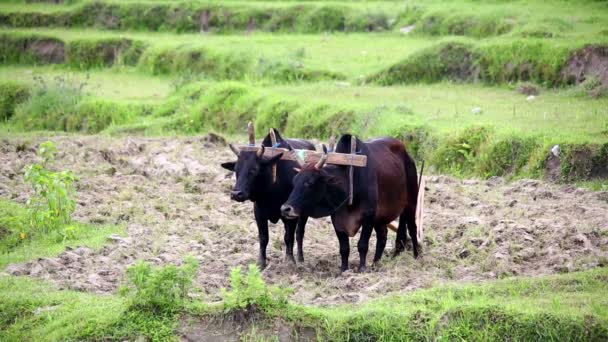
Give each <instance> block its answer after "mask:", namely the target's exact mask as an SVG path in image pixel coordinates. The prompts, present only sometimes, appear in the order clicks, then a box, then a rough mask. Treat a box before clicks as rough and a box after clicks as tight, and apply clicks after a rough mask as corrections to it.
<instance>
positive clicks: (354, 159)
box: [238, 146, 367, 167]
mask: <svg viewBox="0 0 608 342" xmlns="http://www.w3.org/2000/svg"><path fill="white" fill-rule="evenodd" d="M238 148H239V150H240V151H241V152H257V151H258V150H259V149H260V147H259V146H238ZM274 150H275V152H274V154H273V153H272V151H271V149H269V148H267V149H265V150H264V156H266V157H272V156H273V155H277V154H278V153H281V152H282V153H283V156H282V157H281V159H282V160H294V161H295V160H296V155H295V154H296V153H298V154H300V155H302V156H303V158H304V159H305V160H306V162H311V163H314V162H317V161H319V159H321V157H322V156H323V153H320V152H317V151H311V150H288V149H286V148H281V147H279V148H275V149H274ZM327 164H334V165H347V166H350V165H352V166H355V167H365V166H367V156H366V155H352V154H347V153H335V152H334V153H329V154H328V157H327Z"/></svg>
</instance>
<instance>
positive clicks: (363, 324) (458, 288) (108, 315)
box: [0, 268, 608, 341]
mask: <svg viewBox="0 0 608 342" xmlns="http://www.w3.org/2000/svg"><path fill="white" fill-rule="evenodd" d="M607 279H608V270H607V269H606V268H598V269H595V270H591V271H585V272H576V273H571V274H565V275H554V276H543V277H534V278H521V277H520V278H512V279H505V280H499V281H494V282H486V283H483V284H446V285H439V286H436V287H433V288H431V289H425V290H417V291H414V292H411V293H408V294H402V295H394V296H390V297H385V298H382V299H379V300H374V301H371V302H368V303H365V304H362V305H340V306H336V307H331V308H320V307H311V306H301V305H295V304H288V305H274V304H272V303H265V304H264V306H261V307H260V308H261V309H262V310H263V311H264V312H265V313H266V315H267V319H269V320H271V321H272V320H273V319H275V318H281V320H282V321H281V322H282V323H281V324H286V323H285V322H287V324H291V325H295V326H298V327H306V326H307V327H312V328H315V329H317V331H318V334H319V336H322V337H324V338H326V339H329V340H378V339H381V340H387V341H410V340H412V341H413V340H438V339H448V340H454V339H459V340H462V339H464V340H496V339H499V340H504V339H509V340H572V341H585V340H586V341H589V340H604V339H606V338H608V309H607V308H608V300H607V299H606V297H605V295H604V294H605V292H606V291H607V290H608V282H607V281H606V280H607ZM128 305H129V304H128V300H127V299H126V298H124V297H117V296H114V295H109V296H107V295H106V296H99V295H92V294H87V293H80V292H74V291H59V290H56V289H54V288H53V287H52V286H50V285H48V284H46V283H44V282H41V281H36V280H31V279H28V278H20V277H11V276H0V309H1V310H0V331H1V332H0V338H1V339H2V340H3V341H18V340H36V341H56V340H62V341H63V340H66V341H72V340H103V339H112V340H113V339H124V338H129V337H131V338H134V337H137V336H140V335H141V336H145V337H148V338H151V339H152V340H166V339H170V338H175V335H174V334H175V332H174V331H175V330H174V329H175V328H176V325H177V316H172V317H165V316H163V317H160V316H158V317H154V316H150V315H147V314H145V313H142V312H139V311H132V310H129V307H128ZM191 305H192V309H188V311H190V312H192V313H195V312H196V315H206V314H212V315H217V310H218V309H220V308H219V307H214V306H212V307H205V306H196V303H193V304H191ZM254 305H255V304H254ZM184 314H186V315H188V314H187V313H186V312H182V314H181V316H183V315H184Z"/></svg>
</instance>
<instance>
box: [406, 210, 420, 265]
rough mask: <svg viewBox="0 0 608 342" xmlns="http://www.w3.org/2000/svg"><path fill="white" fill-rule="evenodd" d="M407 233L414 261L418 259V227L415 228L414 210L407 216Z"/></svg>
mask: <svg viewBox="0 0 608 342" xmlns="http://www.w3.org/2000/svg"><path fill="white" fill-rule="evenodd" d="M407 231H408V232H409V234H410V238H412V247H413V249H414V259H417V258H418V227H417V226H416V210H414V211H413V212H411V213H409V214H408V215H407Z"/></svg>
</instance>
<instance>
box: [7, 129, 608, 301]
mask: <svg viewBox="0 0 608 342" xmlns="http://www.w3.org/2000/svg"><path fill="white" fill-rule="evenodd" d="M32 139H34V138H32ZM52 140H53V141H55V142H56V144H57V146H58V148H59V151H60V153H59V155H58V157H57V161H56V163H55V166H56V167H57V168H60V169H71V170H74V171H75V172H76V174H77V175H78V176H79V178H80V180H79V181H78V193H79V198H78V203H79V205H78V208H77V211H76V214H75V216H76V219H77V220H80V221H83V222H91V223H96V224H124V225H126V227H127V231H128V236H127V237H124V238H123V237H117V236H112V237H109V243H108V245H106V246H105V247H103V248H102V249H101V250H99V251H93V250H91V249H88V248H85V247H81V248H77V249H73V250H68V251H66V252H64V253H62V254H61V255H60V256H59V257H57V258H47V259H41V260H37V261H33V262H30V263H25V264H18V265H11V266H9V267H8V268H7V269H6V272H8V273H11V274H25V275H30V276H32V277H36V278H42V279H48V280H50V281H51V282H53V283H55V284H57V285H58V286H59V287H60V288H71V289H76V290H82V291H90V292H96V293H109V292H114V291H116V290H117V288H118V286H119V285H120V284H121V282H122V280H123V276H124V272H125V269H126V268H127V267H128V266H129V265H131V264H133V263H134V262H135V261H136V260H138V259H143V260H148V261H150V262H152V263H154V264H157V265H162V264H168V263H180V262H181V261H182V260H183V258H184V257H185V256H186V255H193V256H194V257H196V258H197V259H198V260H199V261H200V264H201V270H200V272H199V276H198V280H197V285H198V286H199V287H200V288H202V289H203V291H204V293H205V295H206V299H207V300H209V301H215V300H217V299H218V298H219V289H220V288H221V287H226V286H228V278H229V272H230V269H231V268H233V267H235V266H239V265H247V264H250V263H255V262H256V260H257V255H258V244H257V228H256V225H255V223H254V220H253V214H252V204H251V203H244V204H239V203H235V202H231V201H230V199H229V195H228V192H229V190H230V188H231V186H232V185H233V182H234V180H233V178H234V176H233V175H231V174H230V173H229V172H227V171H225V170H223V169H222V168H221V167H220V166H219V164H220V163H221V162H224V161H229V160H232V159H233V155H232V153H231V152H230V151H229V149H228V148H226V147H223V146H219V145H216V144H215V143H214V142H210V140H209V139H205V138H174V139H169V138H119V139H116V138H112V139H111V138H104V137H91V136H87V137H53V138H52ZM42 141H44V140H42V139H38V138H36V139H35V140H28V138H9V139H4V140H3V141H1V142H0V197H1V198H6V199H13V200H16V201H18V202H21V203H23V202H25V200H26V198H27V196H28V191H29V190H28V187H27V186H26V185H25V184H24V183H23V168H24V167H25V166H26V165H28V164H30V163H31V162H32V161H33V160H34V159H35V158H36V157H35V147H36V146H37V144H38V143H40V142H42ZM219 144H220V145H221V142H220V143H219ZM427 188H428V190H427V193H426V198H425V200H426V202H425V221H424V222H425V239H424V246H423V255H422V257H421V258H420V259H419V260H414V259H413V258H412V256H411V251H408V253H406V255H404V256H402V257H399V258H397V259H390V258H389V257H388V254H389V253H390V251H391V250H392V243H393V240H394V235H393V234H392V233H389V243H388V245H387V252H386V253H387V257H385V258H384V259H383V264H382V266H381V267H379V268H377V269H372V270H370V271H369V272H368V273H364V274H358V273H355V272H354V271H353V270H354V269H355V265H356V263H357V262H358V253H356V242H357V239H358V237H357V238H354V239H351V258H350V261H351V269H352V270H350V271H347V272H345V273H344V274H342V275H339V274H338V268H339V253H338V241H337V239H336V238H335V234H334V232H333V228H332V227H331V224H330V222H329V220H327V219H324V220H309V224H308V226H307V230H306V237H305V247H304V253H305V260H306V261H305V262H304V263H303V264H298V265H292V264H290V263H289V262H286V261H283V255H284V251H283V248H284V247H283V242H282V236H283V228H282V226H279V225H273V226H271V242H270V244H269V251H268V261H269V265H268V267H267V268H266V270H264V272H263V274H264V278H265V279H266V280H267V281H268V282H269V283H271V284H281V285H283V286H289V287H291V288H293V289H294V291H295V293H294V295H293V300H295V301H296V302H299V303H305V304H318V305H329V304H335V303H345V302H360V301H364V300H367V299H369V298H373V297H378V296H383V295H386V294H389V293H397V292H404V291H411V290H414V289H417V288H422V287H429V286H432V285H435V284H438V283H442V282H446V281H467V282H470V281H480V280H488V279H496V278H500V277H504V276H510V275H540V274H548V273H558V272H571V271H576V270H584V269H589V268H593V267H597V266H599V265H606V264H608V193H606V192H592V191H589V190H585V189H579V188H576V187H574V186H572V185H555V184H550V183H544V182H541V181H537V180H519V181H515V182H512V183H505V182H504V181H503V180H502V179H501V178H494V179H490V180H488V181H482V180H458V179H454V178H450V177H445V176H432V177H429V178H428V181H427ZM374 240H375V239H374V238H373V237H372V240H371V242H372V246H370V250H373V249H374V248H375V247H374V242H375V241H374ZM369 254H370V258H371V257H372V255H373V253H369ZM368 262H369V263H371V260H368Z"/></svg>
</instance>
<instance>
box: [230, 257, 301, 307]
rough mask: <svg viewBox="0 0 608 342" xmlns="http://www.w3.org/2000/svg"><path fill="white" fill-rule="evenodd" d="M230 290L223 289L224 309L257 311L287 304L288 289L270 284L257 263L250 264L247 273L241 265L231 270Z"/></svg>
mask: <svg viewBox="0 0 608 342" xmlns="http://www.w3.org/2000/svg"><path fill="white" fill-rule="evenodd" d="M230 287H231V289H230V291H228V290H226V289H222V298H223V302H224V311H225V312H231V311H246V312H248V311H255V310H257V309H260V310H265V311H267V310H269V309H277V308H282V307H285V306H286V305H287V295H288V294H289V290H288V289H283V288H279V287H274V286H268V285H266V283H265V282H264V279H263V278H262V273H261V272H260V269H259V268H258V267H257V266H256V265H253V264H252V265H249V271H248V273H247V275H244V274H243V270H242V268H241V266H238V267H236V268H233V269H232V271H231V272H230Z"/></svg>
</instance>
